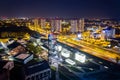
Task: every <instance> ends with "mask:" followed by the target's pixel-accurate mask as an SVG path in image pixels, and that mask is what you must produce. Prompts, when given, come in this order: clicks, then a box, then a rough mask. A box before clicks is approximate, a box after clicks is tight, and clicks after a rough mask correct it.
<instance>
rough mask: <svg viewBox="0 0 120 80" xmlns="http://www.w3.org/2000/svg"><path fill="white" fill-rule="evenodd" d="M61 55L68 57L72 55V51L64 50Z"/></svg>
mask: <svg viewBox="0 0 120 80" xmlns="http://www.w3.org/2000/svg"><path fill="white" fill-rule="evenodd" d="M61 55H62V56H64V57H66V58H68V57H70V51H67V50H62V52H61Z"/></svg>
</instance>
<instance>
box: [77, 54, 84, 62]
mask: <svg viewBox="0 0 120 80" xmlns="http://www.w3.org/2000/svg"><path fill="white" fill-rule="evenodd" d="M75 60H77V61H79V62H81V63H84V62H85V60H86V56H85V55H84V54H80V53H76V54H75Z"/></svg>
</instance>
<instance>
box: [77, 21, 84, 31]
mask: <svg viewBox="0 0 120 80" xmlns="http://www.w3.org/2000/svg"><path fill="white" fill-rule="evenodd" d="M78 31H79V32H84V19H80V20H78Z"/></svg>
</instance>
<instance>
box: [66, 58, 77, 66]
mask: <svg viewBox="0 0 120 80" xmlns="http://www.w3.org/2000/svg"><path fill="white" fill-rule="evenodd" d="M65 62H67V63H68V64H70V65H75V62H74V61H72V60H71V59H65Z"/></svg>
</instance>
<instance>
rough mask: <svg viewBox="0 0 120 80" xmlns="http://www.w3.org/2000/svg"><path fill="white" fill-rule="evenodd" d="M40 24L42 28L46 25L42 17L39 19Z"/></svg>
mask: <svg viewBox="0 0 120 80" xmlns="http://www.w3.org/2000/svg"><path fill="white" fill-rule="evenodd" d="M40 26H41V28H42V29H44V28H45V27H46V19H44V18H42V19H40Z"/></svg>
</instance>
